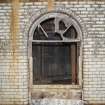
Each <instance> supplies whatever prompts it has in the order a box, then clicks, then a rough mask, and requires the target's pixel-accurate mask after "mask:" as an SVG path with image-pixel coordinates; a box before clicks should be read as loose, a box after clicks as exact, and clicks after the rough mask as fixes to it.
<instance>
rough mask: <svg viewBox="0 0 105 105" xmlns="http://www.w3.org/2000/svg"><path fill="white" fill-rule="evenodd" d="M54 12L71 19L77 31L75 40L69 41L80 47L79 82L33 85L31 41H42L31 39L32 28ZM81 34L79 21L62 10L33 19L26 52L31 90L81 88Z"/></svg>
mask: <svg viewBox="0 0 105 105" xmlns="http://www.w3.org/2000/svg"><path fill="white" fill-rule="evenodd" d="M54 14H58V16H59V14H61V15H62V16H63V15H67V16H69V17H70V19H71V21H72V24H73V26H74V27H75V29H76V30H77V32H78V36H79V37H78V38H77V39H76V40H74V39H72V40H70V43H71V42H76V43H79V47H80V51H79V52H80V56H79V58H78V60H79V64H78V66H79V67H78V68H79V72H78V81H79V83H78V84H76V85H74V84H68V85H54V84H53V85H49V84H47V85H33V68H32V67H33V65H32V64H33V62H32V42H40V41H41V42H42V40H37V41H35V40H33V33H34V30H35V27H37V25H38V23H39V22H41V21H44V20H46V19H48V18H51V17H54ZM55 16H56V15H55ZM81 36H82V31H81V28H80V25H79V23H78V22H77V21H76V20H75V18H73V17H71V16H70V15H68V14H66V13H63V12H55V11H52V12H48V13H45V14H43V15H42V16H40V17H38V18H37V19H36V20H35V21H34V23H33V24H32V25H31V27H30V31H29V46H28V48H29V50H28V54H29V69H30V81H31V86H32V90H34V89H36V88H73V89H74V88H81V87H82V43H81ZM44 42H45V41H44ZM47 42H48V41H47ZM50 42H51V41H50ZM57 42H58V41H57Z"/></svg>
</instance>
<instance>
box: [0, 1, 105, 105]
mask: <svg viewBox="0 0 105 105" xmlns="http://www.w3.org/2000/svg"><path fill="white" fill-rule="evenodd" d="M55 5H56V6H57V7H60V8H67V9H70V10H71V11H72V12H73V13H74V14H75V15H76V16H77V18H80V19H81V22H80V24H81V26H82V29H83V32H84V33H85V32H86V34H83V37H82V42H83V59H82V60H83V99H84V100H86V101H88V102H89V103H105V70H104V69H105V48H104V47H105V2H104V1H90V2H89V1H80V2H78V1H75V2H73V1H72V2H62V3H59V2H57V3H55ZM46 7H47V3H45V2H43V3H40V2H36V3H27V4H24V3H22V4H21V7H20V10H19V11H20V33H19V36H18V51H17V52H16V54H17V56H18V63H17V71H16V74H17V76H16V77H14V75H15V74H14V72H13V70H11V69H10V68H11V67H10V65H11V62H12V56H11V47H10V42H11V39H10V12H11V5H10V4H4V3H2V4H0V104H2V105H3V104H8V105H9V104H13V105H15V104H27V103H28V100H29V95H28V91H29V90H28V84H29V81H28V79H29V69H28V46H27V39H28V35H27V31H28V30H27V29H28V28H27V27H29V26H28V25H29V24H30V17H31V16H32V14H36V12H37V11H38V10H40V9H44V8H46ZM82 24H84V26H85V29H84V27H83V25H82ZM12 72H13V73H12ZM14 81H15V82H14Z"/></svg>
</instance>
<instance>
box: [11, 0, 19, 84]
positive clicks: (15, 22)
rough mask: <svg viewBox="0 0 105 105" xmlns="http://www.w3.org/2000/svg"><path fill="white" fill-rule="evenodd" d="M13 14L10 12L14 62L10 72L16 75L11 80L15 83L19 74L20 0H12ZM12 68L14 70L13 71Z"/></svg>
mask: <svg viewBox="0 0 105 105" xmlns="http://www.w3.org/2000/svg"><path fill="white" fill-rule="evenodd" d="M11 6H12V7H11V9H12V11H11V14H10V19H11V26H10V39H11V41H10V42H11V43H10V46H11V57H12V58H11V59H12V62H11V63H10V73H12V74H11V75H12V76H14V80H13V79H12V80H11V81H12V82H14V84H15V83H16V82H17V79H16V77H17V76H18V74H17V73H18V71H17V70H18V56H17V55H16V52H17V50H18V46H17V43H18V39H19V38H18V36H19V35H18V34H19V16H18V12H19V0H12V4H11ZM11 70H12V72H11Z"/></svg>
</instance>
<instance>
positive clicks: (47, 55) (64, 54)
mask: <svg viewBox="0 0 105 105" xmlns="http://www.w3.org/2000/svg"><path fill="white" fill-rule="evenodd" d="M70 52H71V50H70V45H69V44H63V43H59V44H58V43H50V44H44V43H43V44H33V84H37V83H40V84H68V83H69V84H70V83H71V77H72V76H71V56H70Z"/></svg>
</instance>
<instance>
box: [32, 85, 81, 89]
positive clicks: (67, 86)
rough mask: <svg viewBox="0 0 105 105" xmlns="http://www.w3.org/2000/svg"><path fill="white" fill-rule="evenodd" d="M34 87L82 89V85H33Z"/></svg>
mask: <svg viewBox="0 0 105 105" xmlns="http://www.w3.org/2000/svg"><path fill="white" fill-rule="evenodd" d="M32 88H33V89H58V88H59V89H81V88H82V86H80V85H33V86H32Z"/></svg>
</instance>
